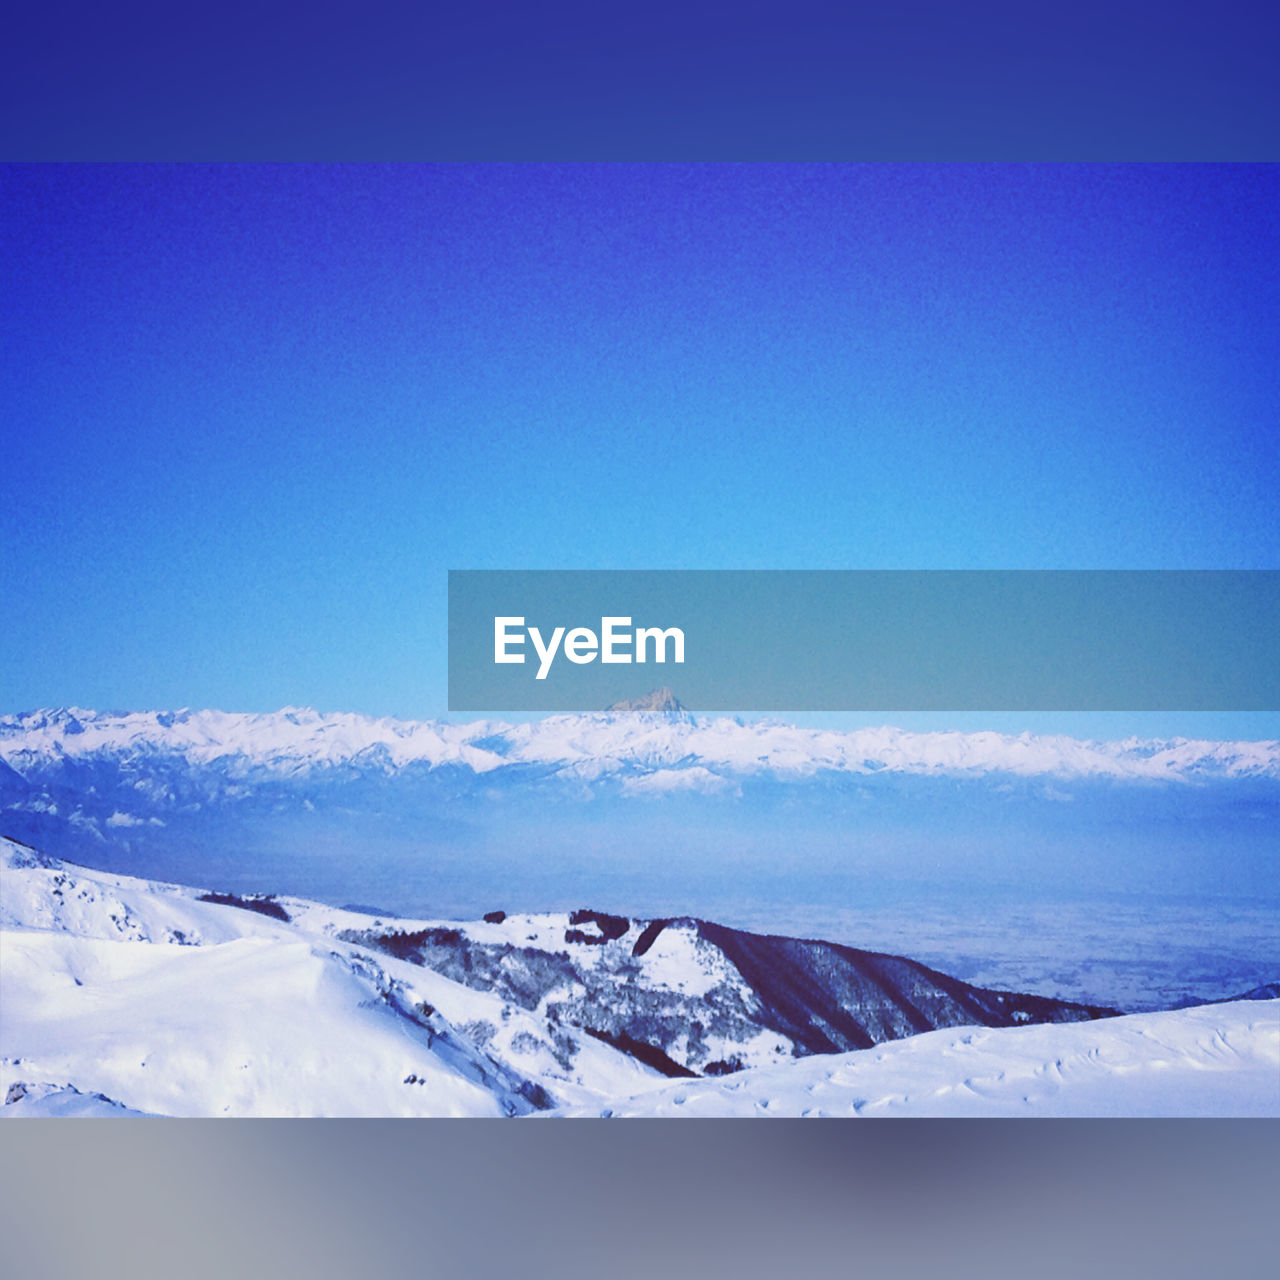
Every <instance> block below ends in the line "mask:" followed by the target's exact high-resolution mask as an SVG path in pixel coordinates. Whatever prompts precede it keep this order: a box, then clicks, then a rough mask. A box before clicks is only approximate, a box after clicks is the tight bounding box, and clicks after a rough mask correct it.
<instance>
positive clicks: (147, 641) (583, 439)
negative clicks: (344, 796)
mask: <svg viewBox="0 0 1280 1280" xmlns="http://www.w3.org/2000/svg"><path fill="white" fill-rule="evenodd" d="M0 209H2V212H0V234H2V236H3V239H2V241H0V274H2V278H3V280H4V287H3V293H2V295H0V308H2V309H3V312H2V313H3V323H4V330H5V333H6V340H5V342H4V344H3V347H2V348H0V402H2V403H3V405H4V410H3V413H4V417H5V420H6V428H5V446H4V465H3V469H2V474H0V502H2V506H0V529H2V530H3V538H4V545H5V554H4V558H3V570H2V572H3V599H4V615H5V620H6V621H5V626H4V628H3V639H2V640H0V645H2V646H3V649H2V657H3V665H2V666H0V681H2V685H3V690H4V695H3V699H2V705H0V710H5V711H16V710H20V709H24V708H28V707H32V706H37V705H50V704H55V705H56V704H67V703H77V704H80V705H86V706H97V707H171V706H181V705H209V706H219V707H225V708H228V709H258V710H265V709H270V708H274V707H278V706H281V705H284V704H310V705H316V706H319V707H322V708H325V709H351V710H360V711H367V712H372V713H395V714H402V715H410V716H417V715H431V714H439V713H441V712H442V711H443V709H444V705H445V693H444V686H445V679H444V671H445V586H446V577H445V575H446V571H447V570H448V569H449V568H490V567H493V568H497V567H501V568H512V567H515V568H521V567H527V568H578V567H590V568H641V567H646V568H862V567H876V568H896V567H903V568H1029V567H1035V568H1274V567H1277V565H1280V554H1278V552H1280V519H1277V499H1276V495H1277V493H1280V425H1278V422H1277V406H1280V395H1278V394H1277V393H1278V392H1280V360H1278V359H1277V352H1280V305H1278V300H1280V290H1278V288H1277V285H1278V283H1280V279H1278V277H1280V171H1277V170H1276V169H1275V168H1274V167H1231V166H1175V167H1165V166H1153V165H1142V166H1083V167H1076V166H1067V167H1055V166H1021V165H1019V166H1006V167H986V166H972V167H971V166H929V165H922V166H913V165H893V166H874V165H839V164H821V165H814V166H801V165H781V166H771V165H742V166H738V165H693V166H685V165H662V166H625V165H604V166H592V165H587V166H578V165H568V166H556V165H536V166H532V165H509V166H505V165H443V166H442V165H432V166H410V167H403V166H402V167H389V168H384V167H376V166H361V167H354V168H323V167H322V168H306V167H298V168H295V167H230V168H228V167H203V166H182V167H151V166H137V167H96V166H91V167H56V166H41V167H21V166H18V167H8V168H6V169H4V170H3V171H2V172H0ZM1242 723H1243V722H1242ZM1032 727H1039V726H1032ZM1085 727H1086V728H1087V727H1088V726H1085ZM1147 727H1148V728H1151V729H1152V730H1155V731H1159V730H1160V728H1161V726H1158V725H1154V724H1151V725H1148V726H1147ZM1169 727H1170V728H1172V727H1173V726H1169ZM1223 727H1224V728H1226V727H1227V726H1226V722H1223ZM1244 727H1245V728H1246V729H1247V727H1248V726H1244Z"/></svg>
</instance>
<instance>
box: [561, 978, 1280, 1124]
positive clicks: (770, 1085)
mask: <svg viewBox="0 0 1280 1280" xmlns="http://www.w3.org/2000/svg"><path fill="white" fill-rule="evenodd" d="M554 1114H561V1115H578V1116H582V1115H592V1116H790V1117H810V1116H813V1117H825V1116H935V1117H938V1116H952V1117H963V1116H1130V1117H1135V1116H1145V1117H1155V1116H1219V1117H1226V1116H1280V1000H1258V1001H1250V1000H1238V1001H1233V1002H1231V1003H1229V1004H1218V1005H1202V1006H1200V1007H1198V1008H1195V1009H1181V1010H1178V1011H1176V1012H1172V1013H1135V1014H1129V1015H1127V1016H1123V1017H1119V1018H1108V1019H1106V1020H1104V1021H1101V1022H1076V1023H1068V1024H1061V1023H1055V1024H1052V1025H1046V1026H1037V1027H998V1028H977V1029H975V1030H972V1031H959V1032H957V1031H955V1030H947V1031H927V1032H925V1033H924V1034H922V1035H918V1036H911V1037H909V1038H908V1039H906V1040H895V1041H892V1042H890V1043H888V1044H882V1045H878V1046H877V1047H876V1048H874V1049H863V1050H859V1051H858V1052H855V1053H842V1054H831V1055H823V1056H818V1057H812V1058H805V1059H803V1060H802V1061H799V1062H791V1063H787V1064H785V1065H782V1066H777V1067H773V1066H770V1067H756V1068H753V1069H750V1070H747V1071H740V1072H738V1073H737V1074H736V1075H733V1076H726V1077H723V1078H721V1079H717V1080H709V1079H704V1080H682V1081H679V1082H676V1083H669V1084H666V1085H664V1086H663V1087H661V1088H658V1089H654V1090H650V1091H648V1092H646V1093H643V1094H638V1095H636V1096H635V1097H633V1098H627V1099H625V1100H622V1101H614V1102H611V1103H609V1104H608V1105H607V1106H605V1107H592V1108H583V1107H579V1108H573V1109H569V1110H565V1111H562V1112H557V1113H554Z"/></svg>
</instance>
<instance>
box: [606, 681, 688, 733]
mask: <svg viewBox="0 0 1280 1280" xmlns="http://www.w3.org/2000/svg"><path fill="white" fill-rule="evenodd" d="M607 713H608V714H609V715H613V716H645V717H647V718H649V719H653V720H666V721H667V722H668V723H670V724H693V723H694V718H693V716H692V715H691V714H690V712H689V711H688V709H687V708H686V707H685V706H684V704H683V703H682V702H681V701H680V700H679V698H677V697H676V695H675V694H674V693H672V692H671V690H670V689H669V688H668V687H667V686H666V685H663V686H662V688H661V689H655V690H654V691H653V692H652V693H646V694H645V695H644V697H642V698H627V699H624V700H623V701H622V702H615V703H614V704H613V705H612V706H611V707H608V708H607Z"/></svg>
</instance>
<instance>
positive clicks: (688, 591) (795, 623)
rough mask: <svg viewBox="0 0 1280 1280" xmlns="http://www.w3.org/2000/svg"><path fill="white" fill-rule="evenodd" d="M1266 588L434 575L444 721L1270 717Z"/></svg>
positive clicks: (1079, 578)
mask: <svg viewBox="0 0 1280 1280" xmlns="http://www.w3.org/2000/svg"><path fill="white" fill-rule="evenodd" d="M1278 635H1280V572H1276V571H1272V570H1241V571H1237V570H1200V571H1139V570H1134V571H1074V570H1049V571H1038V570H1016V571H999V572H996V571H981V570H957V571H949V570H948V571H939V570H930V571H908V570H884V571H881V570H849V571H765V570H740V571H720V570H679V571H648V570H643V571H619V572H613V571H595V570H569V571H547V570H538V571H525V570H512V571H505V570H476V571H472V570H462V571H458V570H455V571H453V572H451V573H450V574H449V709H450V710H451V711H515V710H528V711H583V710H593V709H599V708H602V707H605V706H608V705H610V704H611V703H614V702H617V701H620V700H623V699H628V698H635V697H639V696H643V695H645V694H646V693H648V692H650V691H651V690H653V689H655V688H657V687H661V686H669V687H670V688H671V689H672V690H674V692H675V693H676V695H677V696H678V697H679V699H680V700H681V701H682V702H683V703H684V704H685V705H686V706H688V707H690V708H692V709H694V710H699V711H713V710H728V711H915V710H920V711H941V710H946V711H969V710H972V711H1069V710H1078V711H1174V710H1176V711H1268V710H1276V709H1280V662H1277V660H1276V659H1277V643H1276V637H1277V636H1278Z"/></svg>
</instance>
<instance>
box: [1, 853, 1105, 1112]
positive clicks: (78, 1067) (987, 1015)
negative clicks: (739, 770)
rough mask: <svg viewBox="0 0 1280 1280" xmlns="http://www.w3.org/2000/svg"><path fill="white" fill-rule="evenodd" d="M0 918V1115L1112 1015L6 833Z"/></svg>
mask: <svg viewBox="0 0 1280 1280" xmlns="http://www.w3.org/2000/svg"><path fill="white" fill-rule="evenodd" d="M0 929H2V933H0V943H2V946H0V959H2V963H0V994H2V997H3V998H2V999H0V1010H2V1012H0V1054H2V1055H3V1061H2V1062H0V1092H3V1094H4V1096H6V1097H7V1098H9V1100H10V1105H12V1106H14V1107H18V1110H17V1111H16V1112H14V1113H12V1114H22V1113H24V1112H31V1111H35V1112H41V1111H46V1110H49V1109H51V1108H62V1109H66V1110H68V1111H74V1112H77V1113H79V1112H81V1111H84V1110H85V1109H88V1110H89V1111H92V1110H94V1109H95V1108H97V1109H101V1108H103V1107H107V1108H126V1109H128V1110H131V1111H135V1112H142V1113H149V1114H160V1115H520V1114H528V1113H530V1112H533V1111H536V1110H544V1109H548V1108H551V1107H580V1108H587V1109H590V1108H591V1107H592V1106H595V1105H603V1104H604V1100H607V1099H609V1098H613V1097H618V1096H624V1097H625V1096H631V1095H633V1094H636V1093H638V1092H642V1091H644V1090H645V1089H648V1088H653V1087H655V1086H656V1085H658V1084H661V1083H662V1082H663V1081H664V1080H665V1079H666V1078H668V1077H672V1076H680V1077H685V1078H693V1077H695V1076H701V1075H712V1076H714V1075H723V1074H728V1073H731V1072H734V1071H738V1070H740V1069H741V1068H743V1067H748V1066H758V1065H762V1064H769V1063H777V1062H784V1061H785V1062H789V1061H792V1060H794V1059H797V1058H803V1057H806V1056H808V1055H812V1054H815V1053H819V1054H820V1053H831V1052H834V1051H838V1050H844V1049H849V1048H852V1047H857V1046H871V1045H876V1044H879V1043H882V1042H884V1041H887V1040H890V1039H895V1038H898V1037H901V1036H910V1035H913V1034H916V1033H919V1032H921V1031H924V1030H928V1029H931V1028H936V1027H953V1028H954V1027H959V1026H981V1025H985V1026H1005V1027H1011V1026H1017V1025H1019V1024H1023V1023H1030V1022H1042V1021H1071V1020H1076V1019H1081V1018H1091V1017H1095V1016H1099V1015H1101V1014H1104V1013H1106V1012H1108V1011H1104V1010H1096V1009H1090V1008H1086V1007H1083V1006H1078V1005H1071V1004H1068V1003H1066V1002H1063V1001H1055V1000H1048V999H1044V998H1041V997H1035V996H1021V995H1017V994H1015V993H1010V992H993V991H984V990H982V989H980V988H976V987H971V986H967V985H966V984H964V983H961V982H958V981H956V980H954V979H951V978H948V977H946V976H945V975H943V974H940V973H937V972H935V971H933V970H930V969H927V968H925V967H924V966H923V965H919V964H916V963H915V962H913V961H910V960H906V959H903V958H901V957H896V956H885V955H876V954H873V953H869V952H860V951H855V950H853V949H851V948H847V947H838V946H834V945H833V944H829V943H821V942H809V941H802V940H798V939H790V938H775V937H768V936H763V935H758V934H750V933H744V932H742V931H738V930H731V929H726V928H723V927H722V926H717V925H713V924H709V923H707V922H704V921H698V920H691V919H686V920H655V921H650V920H629V919H625V918H622V917H616V916H609V915H605V914H603V913H598V912H591V911H580V912H574V913H570V914H564V913H558V914H557V913H551V914H543V915H504V914H503V913H500V912H494V913H492V915H491V916H490V918H488V919H487V920H485V921H480V922H474V923H458V922H445V921H401V920H394V921H390V920H384V919H380V918H377V917H374V916H370V915H366V914H364V913H361V912H355V911H346V910H339V909H336V908H331V907H325V906H322V905H320V904H317V903H313V902H307V901H304V900H301V899H294V898H279V899H277V898H262V897H241V896H237V895H234V894H226V893H216V892H212V893H211V892H202V891H200V890H197V889H190V888H184V887H180V886H176V885H166V884H159V883H155V882H150V881H143V880H138V879H134V878H131V877H128V876H120V875H111V874H107V873H104V872H96V871H91V870H88V869H86V868H83V867H78V866H75V865H74V864H71V863H66V862H63V861H60V860H58V859H55V858H51V857H48V856H45V855H42V854H40V853H38V852H36V851H35V850H32V849H30V848H28V847H27V846H25V845H21V844H18V843H17V842H14V841H11V840H3V841H0ZM69 1091H76V1092H75V1093H72V1092H69ZM99 1095H100V1097H99ZM77 1097H78V1099H79V1100H77ZM51 1098H52V1099H54V1101H52V1102H50V1101H47V1100H48V1099H51ZM95 1099H97V1100H96V1101H95ZM19 1104H21V1105H19Z"/></svg>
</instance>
